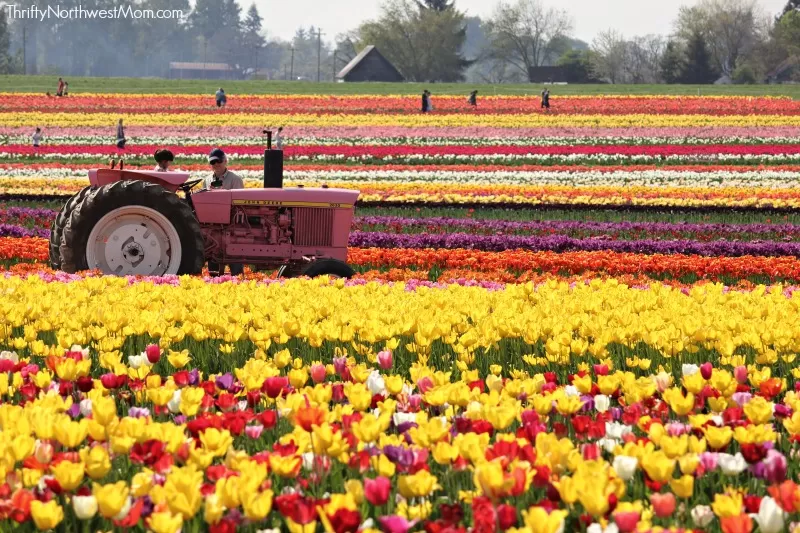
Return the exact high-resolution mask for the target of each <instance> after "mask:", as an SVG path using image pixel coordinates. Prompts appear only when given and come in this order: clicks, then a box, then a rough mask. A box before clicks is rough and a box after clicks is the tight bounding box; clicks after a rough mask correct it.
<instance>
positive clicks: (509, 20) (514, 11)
mask: <svg viewBox="0 0 800 533" xmlns="http://www.w3.org/2000/svg"><path fill="white" fill-rule="evenodd" d="M571 31H572V20H571V19H570V17H569V15H568V14H567V12H566V11H563V10H558V9H554V8H547V9H546V8H545V7H544V5H543V4H542V1H541V0H516V3H514V4H507V3H505V2H500V3H499V4H498V5H497V6H496V7H495V10H494V13H493V15H492V17H491V18H490V19H489V20H488V21H487V35H488V39H489V43H490V44H489V46H490V51H491V55H492V57H493V58H494V59H497V60H500V61H504V62H507V63H508V64H510V65H512V66H513V67H515V68H517V69H519V70H520V71H521V72H522V73H523V74H524V75H525V76H526V77H528V79H529V80H531V79H532V74H533V72H532V69H533V68H534V67H540V66H543V65H545V64H547V63H548V62H553V61H555V60H556V59H557V58H558V57H559V55H560V54H558V53H557V52H556V45H559V44H561V43H563V41H562V40H561V38H563V37H565V36H568V35H569V33H570V32H571ZM562 51H563V50H562Z"/></svg>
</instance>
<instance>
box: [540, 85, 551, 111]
mask: <svg viewBox="0 0 800 533" xmlns="http://www.w3.org/2000/svg"><path fill="white" fill-rule="evenodd" d="M542 109H544V110H545V111H550V89H548V88H545V89H544V90H542Z"/></svg>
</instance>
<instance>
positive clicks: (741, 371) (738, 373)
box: [733, 365, 747, 383]
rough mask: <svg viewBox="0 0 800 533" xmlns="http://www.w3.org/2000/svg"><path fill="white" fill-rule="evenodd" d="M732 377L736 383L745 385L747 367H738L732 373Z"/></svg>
mask: <svg viewBox="0 0 800 533" xmlns="http://www.w3.org/2000/svg"><path fill="white" fill-rule="evenodd" d="M733 375H734V376H735V377H736V381H738V382H739V383H747V367H746V366H744V365H739V366H737V367H736V369H735V370H734V371H733Z"/></svg>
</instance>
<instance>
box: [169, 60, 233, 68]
mask: <svg viewBox="0 0 800 533" xmlns="http://www.w3.org/2000/svg"><path fill="white" fill-rule="evenodd" d="M169 68H170V69H174V70H233V68H231V66H230V65H228V64H227V63H181V62H172V61H171V62H170V64H169Z"/></svg>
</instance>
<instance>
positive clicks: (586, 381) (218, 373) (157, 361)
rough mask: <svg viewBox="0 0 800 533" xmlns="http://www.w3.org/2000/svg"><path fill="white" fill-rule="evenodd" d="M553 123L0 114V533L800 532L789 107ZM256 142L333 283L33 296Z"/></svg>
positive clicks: (322, 112)
mask: <svg viewBox="0 0 800 533" xmlns="http://www.w3.org/2000/svg"><path fill="white" fill-rule="evenodd" d="M553 93H554V94H553V96H552V97H551V109H550V110H549V111H547V112H545V111H543V110H541V109H540V107H539V100H538V98H535V97H530V96H513V95H506V96H482V95H481V96H479V100H478V106H477V108H472V107H471V106H469V105H468V104H467V102H466V93H465V95H464V96H441V95H434V97H433V105H434V111H433V112H431V113H427V114H422V113H421V112H420V111H419V110H418V107H419V102H418V98H417V97H416V96H393V95H325V94H319V95H313V94H302V95H300V94H297V95H292V94H289V95H285V94H284V95H232V96H229V97H228V105H227V106H226V107H225V108H223V109H217V108H216V107H215V106H213V102H211V101H210V100H209V98H207V97H205V96H199V95H190V94H186V95H174V94H172V95H167V94H117V93H106V94H88V93H87V94H77V95H71V96H69V97H67V98H48V97H46V96H43V95H39V94H27V93H0V430H2V436H3V438H2V439H1V440H0V531H11V530H14V531H18V530H19V531H36V530H42V531H44V530H55V531H59V532H73V531H92V532H94V531H111V530H114V531H122V530H134V531H153V532H156V533H176V532H179V531H184V532H194V531H214V532H231V533H232V532H234V531H238V530H242V531H246V532H258V531H270V532H272V531H274V532H278V531H290V532H292V533H294V532H303V533H312V532H320V531H324V532H336V533H344V532H356V531H360V532H372V531H383V532H388V533H405V532H423V531H424V532H427V533H457V532H463V533H466V532H475V533H489V532H500V531H512V532H519V533H567V532H582V533H583V532H587V533H634V532H640V533H646V532H653V533H656V532H665V531H669V532H689V531H695V532H711V533H750V532H752V533H779V532H790V533H798V532H800V485H798V482H799V481H800V479H799V476H800V455H798V454H800V445H799V444H798V443H800V360H798V359H797V358H798V355H800V100H793V99H790V98H784V97H764V96H758V97H752V96H724V97H722V96H704V97H699V96H658V95H652V96H641V95H637V96H630V97H626V96H598V95H593V96H559V95H558V94H557V93H558V91H557V90H556V89H554V90H553ZM119 118H123V119H124V121H125V127H126V134H127V137H128V145H127V147H126V148H125V149H124V150H118V149H117V148H116V146H115V145H114V133H115V125H116V122H117V120H118V119H119ZM277 126H284V128H285V129H284V143H285V150H284V155H285V167H284V168H285V185H286V186H290V187H291V186H295V185H303V186H308V187H312V186H319V185H323V184H326V185H328V186H331V187H338V188H349V189H356V190H359V191H360V193H361V194H360V197H359V202H358V204H357V206H356V213H355V217H354V220H353V225H352V228H351V233H350V242H349V246H350V247H349V250H348V263H349V264H351V265H352V266H353V268H354V269H355V270H356V272H357V273H356V276H355V277H354V278H352V279H349V280H345V279H330V278H328V277H321V278H314V279H308V278H299V279H283V278H278V277H277V275H276V273H274V272H257V271H254V270H251V269H250V268H249V267H246V269H245V273H244V275H242V276H239V277H232V276H230V275H226V276H222V277H216V278H214V277H210V276H208V275H207V271H204V275H201V276H196V277H190V276H184V277H177V276H164V277H129V278H117V277H104V276H102V275H100V274H99V273H97V272H91V271H89V272H79V273H77V274H66V273H63V272H57V271H54V270H52V269H50V268H49V266H48V239H49V235H50V228H51V225H52V223H53V221H54V219H55V217H56V214H57V213H58V210H59V209H60V208H61V206H62V205H63V204H64V202H65V201H66V200H67V199H68V198H69V197H70V196H71V195H73V194H75V193H76V192H78V191H79V190H81V189H82V188H84V187H85V186H87V185H88V184H89V183H88V177H87V171H88V170H89V169H92V168H100V167H106V166H108V164H109V161H110V160H111V159H120V158H122V159H124V161H125V165H126V168H136V167H142V168H152V166H153V165H154V160H153V153H154V152H155V151H156V150H157V149H159V148H169V149H170V150H171V151H172V152H174V153H175V156H176V159H175V162H174V167H175V168H177V169H180V170H183V171H188V172H189V173H190V174H191V175H192V177H193V178H195V177H196V178H203V177H207V176H208V175H209V174H210V170H209V167H208V165H207V163H206V161H207V155H208V153H209V151H210V150H211V149H212V148H215V147H220V148H222V149H223V150H224V151H225V152H226V154H227V155H228V158H229V160H230V161H229V167H230V168H231V169H232V170H234V171H235V172H236V173H238V174H239V175H240V176H241V177H242V178H243V179H244V183H245V186H246V187H260V186H261V184H262V168H263V163H262V161H261V157H262V155H263V149H264V144H265V139H264V138H263V136H262V135H261V130H262V129H264V128H265V127H273V128H274V127H277ZM36 127H41V128H42V130H43V134H44V140H43V142H42V145H41V146H39V147H36V148H35V147H33V146H32V143H31V140H30V137H31V135H32V133H33V130H34V129H35V128H36Z"/></svg>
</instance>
